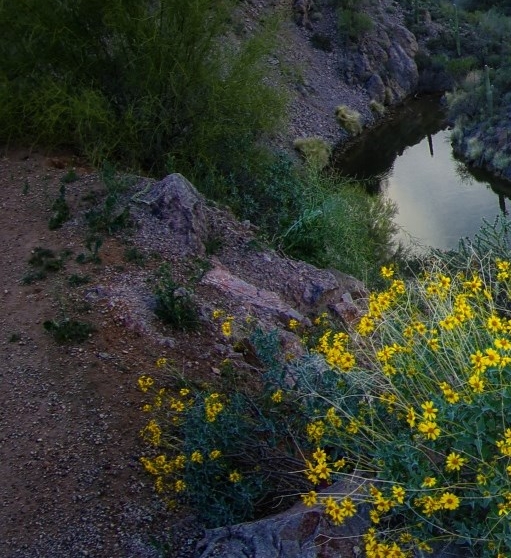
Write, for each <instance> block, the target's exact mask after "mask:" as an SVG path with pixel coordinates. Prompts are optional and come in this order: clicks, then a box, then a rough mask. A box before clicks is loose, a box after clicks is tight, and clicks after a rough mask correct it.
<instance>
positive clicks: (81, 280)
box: [67, 273, 90, 287]
mask: <svg viewBox="0 0 511 558" xmlns="http://www.w3.org/2000/svg"><path fill="white" fill-rule="evenodd" d="M87 283H90V277H89V276H88V275H80V274H79V273H73V274H71V275H70V276H69V277H68V278H67V284H68V285H69V286H70V287H80V286H81V285H86V284H87Z"/></svg>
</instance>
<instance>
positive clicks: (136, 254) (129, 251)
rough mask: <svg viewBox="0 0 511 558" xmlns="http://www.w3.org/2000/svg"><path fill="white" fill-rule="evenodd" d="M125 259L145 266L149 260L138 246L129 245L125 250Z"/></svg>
mask: <svg viewBox="0 0 511 558" xmlns="http://www.w3.org/2000/svg"><path fill="white" fill-rule="evenodd" d="M124 261H126V262H129V263H134V264H136V265H138V266H140V267H144V266H145V264H146V261H147V258H146V256H145V254H144V253H143V252H142V251H141V250H139V249H138V248H137V247H136V246H129V247H128V248H126V249H125V250H124Z"/></svg>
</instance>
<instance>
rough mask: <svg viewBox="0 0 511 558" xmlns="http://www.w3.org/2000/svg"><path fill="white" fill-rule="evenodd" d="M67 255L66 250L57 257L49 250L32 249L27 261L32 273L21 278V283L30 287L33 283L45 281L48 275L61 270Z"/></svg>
mask: <svg viewBox="0 0 511 558" xmlns="http://www.w3.org/2000/svg"><path fill="white" fill-rule="evenodd" d="M69 255H70V253H69V252H68V251H67V250H64V251H63V252H61V253H60V255H59V256H57V255H56V254H55V252H54V251H53V250H50V249H49V248H42V247H40V246H38V247H37V248H34V249H33V250H32V254H31V256H30V258H29V260H28V264H29V265H30V267H31V268H32V271H30V272H29V273H26V274H25V275H24V276H23V279H22V283H23V284H24V285H30V284H31V283H34V282H35V281H39V280H41V279H45V278H46V277H47V275H48V273H55V272H57V271H60V270H61V269H63V267H64V265H65V263H66V259H67V258H68V257H69Z"/></svg>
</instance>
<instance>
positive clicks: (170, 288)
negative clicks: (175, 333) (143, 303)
mask: <svg viewBox="0 0 511 558" xmlns="http://www.w3.org/2000/svg"><path fill="white" fill-rule="evenodd" d="M154 293H155V297H156V305H155V309H154V313H155V314H156V316H158V318H160V320H162V321H163V322H164V323H166V324H167V325H169V326H171V327H174V328H176V329H182V330H193V329H196V328H197V327H198V325H199V314H198V310H197V307H196V305H195V303H194V301H193V299H192V297H191V294H190V293H189V291H188V290H187V289H185V288H184V287H183V286H181V285H179V284H177V283H176V282H175V281H174V280H173V279H172V274H171V270H170V268H169V266H168V265H166V264H164V265H162V266H160V268H159V269H158V273H157V282H156V286H155V289H154Z"/></svg>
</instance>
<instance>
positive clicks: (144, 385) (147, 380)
mask: <svg viewBox="0 0 511 558" xmlns="http://www.w3.org/2000/svg"><path fill="white" fill-rule="evenodd" d="M153 384H154V380H153V378H151V376H140V378H139V379H138V387H139V388H140V390H141V391H143V392H144V393H145V392H146V391H147V390H148V389H149V388H150V387H151V386H152V385H153Z"/></svg>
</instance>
